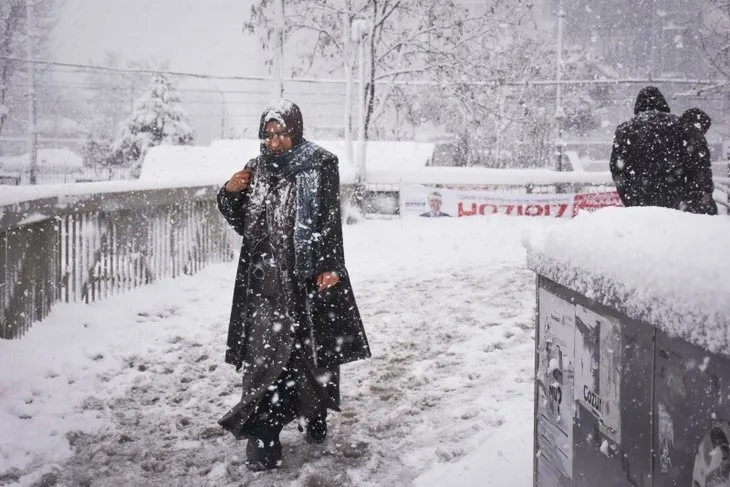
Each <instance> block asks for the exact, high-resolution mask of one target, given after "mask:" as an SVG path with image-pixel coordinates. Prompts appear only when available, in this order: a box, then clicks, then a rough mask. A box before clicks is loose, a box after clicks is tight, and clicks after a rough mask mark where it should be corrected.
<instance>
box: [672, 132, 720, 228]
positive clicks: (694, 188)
mask: <svg viewBox="0 0 730 487" xmlns="http://www.w3.org/2000/svg"><path fill="white" fill-rule="evenodd" d="M685 129H686V131H687V146H686V148H687V151H688V153H689V155H690V160H691V162H692V165H691V167H690V168H689V169H688V170H687V178H686V184H685V185H684V191H683V194H682V198H681V199H682V203H683V207H684V209H685V211H688V212H690V213H701V214H706V215H717V203H715V200H713V199H712V193H713V191H714V190H715V183H714V182H713V181H712V161H711V158H710V148H709V147H708V145H707V139H706V138H705V134H704V133H703V132H702V130H701V129H700V128H698V127H695V126H693V125H687V124H685ZM706 196H709V199H708V201H703V198H704V197H706Z"/></svg>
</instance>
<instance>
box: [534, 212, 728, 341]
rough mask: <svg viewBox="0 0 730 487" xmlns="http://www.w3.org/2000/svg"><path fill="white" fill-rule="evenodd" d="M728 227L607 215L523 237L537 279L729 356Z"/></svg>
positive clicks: (676, 217) (711, 221)
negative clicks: (542, 277) (564, 288)
mask: <svg viewBox="0 0 730 487" xmlns="http://www.w3.org/2000/svg"><path fill="white" fill-rule="evenodd" d="M729 243H730V219H728V218H727V217H724V216H720V217H718V216H706V215H693V214H689V213H682V212H679V211H674V210H669V209H664V208H605V209H602V210H599V211H597V212H595V213H582V214H580V215H578V216H577V217H576V218H574V219H573V220H570V221H568V222H566V223H565V224H564V225H558V226H554V227H546V228H545V229H544V231H542V232H540V233H534V234H532V235H528V236H526V238H525V241H524V244H525V246H526V247H527V249H528V264H529V266H530V267H531V268H532V269H533V270H535V271H536V272H537V273H539V274H540V275H543V276H545V277H547V278H548V279H551V280H553V281H555V282H557V283H558V284H561V285H563V286H566V287H568V288H570V289H572V290H574V291H576V292H578V293H580V294H583V295H585V296H587V297H589V298H592V299H594V300H596V301H598V302H600V303H602V304H605V305H607V306H610V307H613V308H615V309H618V310H619V311H621V312H623V313H625V314H627V315H628V316H630V317H632V318H634V319H637V320H640V321H644V322H646V323H649V324H651V325H654V326H656V327H657V328H659V329H661V330H663V331H665V332H667V333H669V334H670V335H672V336H678V337H680V338H682V339H685V340H687V341H688V342H690V343H693V344H695V345H698V346H701V347H704V348H706V349H707V350H710V351H712V352H715V353H722V354H724V355H726V356H730V259H728V252H727V249H728V244H729Z"/></svg>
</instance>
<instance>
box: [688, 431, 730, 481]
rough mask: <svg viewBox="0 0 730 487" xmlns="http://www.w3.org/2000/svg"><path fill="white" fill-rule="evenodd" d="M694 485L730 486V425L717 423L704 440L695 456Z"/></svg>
mask: <svg viewBox="0 0 730 487" xmlns="http://www.w3.org/2000/svg"><path fill="white" fill-rule="evenodd" d="M692 485H693V486H697V487H728V486H730V423H728V422H727V421H717V422H715V424H713V425H712V428H711V429H710V431H709V432H708V433H707V435H705V437H704V438H703V439H702V442H701V443H700V445H699V448H698V449H697V454H696V456H695V463H694V469H693V471H692Z"/></svg>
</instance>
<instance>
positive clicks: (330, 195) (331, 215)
mask: <svg viewBox="0 0 730 487" xmlns="http://www.w3.org/2000/svg"><path fill="white" fill-rule="evenodd" d="M303 126H304V125H303V118H302V114H301V111H300V109H299V107H298V106H297V105H296V104H294V103H291V102H289V101H286V100H282V101H280V102H279V103H278V104H276V105H274V106H271V107H269V108H267V109H266V110H265V111H264V113H263V114H262V116H261V121H260V125H259V138H260V139H261V140H262V144H261V153H260V154H259V156H258V157H256V158H255V159H252V160H251V161H249V162H248V164H246V166H245V168H244V169H242V170H241V171H238V172H236V173H235V174H233V176H231V179H230V180H229V181H228V182H227V183H226V184H225V185H224V187H223V188H221V189H220V191H219V193H218V208H219V210H220V212H221V213H222V214H223V216H224V217H225V219H226V220H227V221H228V223H229V224H230V225H231V226H232V227H233V228H234V229H235V231H236V232H238V233H239V234H240V235H241V236H242V237H243V241H242V246H241V256H240V259H239V261H238V271H237V273H236V280H235V287H234V294H233V306H232V310H231V318H230V323H229V328H228V341H227V344H228V349H227V351H226V356H225V361H226V362H227V363H229V364H232V365H234V366H235V367H236V369H237V370H241V369H242V370H243V393H242V397H241V401H240V402H239V403H238V404H236V405H235V406H234V407H233V408H232V409H231V410H230V411H228V413H226V414H225V415H224V416H223V417H222V418H221V419H220V420H219V424H220V425H221V426H222V427H223V428H224V429H225V430H227V431H230V432H231V433H233V435H235V437H236V438H239V439H243V438H245V439H248V443H247V446H246V459H247V461H246V464H247V466H248V468H249V469H251V470H266V469H271V468H275V467H278V466H279V465H280V464H281V457H282V455H281V443H280V441H279V433H280V431H281V429H282V428H283V427H284V426H285V425H286V424H288V423H289V422H291V421H292V420H294V419H296V418H299V420H300V430H301V429H302V426H301V425H302V424H304V425H306V430H307V433H306V438H307V441H310V442H321V441H324V439H325V438H326V435H327V422H326V417H327V410H328V409H333V410H339V401H340V396H339V366H340V365H341V364H344V363H347V362H352V361H355V360H360V359H365V358H368V357H370V349H369V346H368V341H367V338H366V336H365V330H364V328H363V324H362V320H361V319H360V314H359V311H358V308H357V304H356V303H355V297H354V295H353V291H352V287H351V285H350V279H349V276H348V273H347V269H346V268H345V257H344V251H343V241H342V222H341V216H340V193H339V190H340V181H339V170H338V161H337V157H336V156H335V155H333V154H332V153H330V152H328V151H326V150H325V149H323V148H322V147H319V146H318V145H316V144H314V143H312V142H309V141H308V140H306V139H305V138H304V136H303Z"/></svg>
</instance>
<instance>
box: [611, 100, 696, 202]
mask: <svg viewBox="0 0 730 487" xmlns="http://www.w3.org/2000/svg"><path fill="white" fill-rule="evenodd" d="M634 115H635V116H634V117H633V118H632V119H631V120H629V121H627V122H624V123H622V124H621V125H619V126H618V128H617V129H616V134H615V136H614V140H613V150H612V152H611V161H610V169H611V175H612V176H613V181H614V183H615V184H616V189H617V191H618V194H619V197H620V198H621V202H622V203H623V204H624V206H662V207H665V208H675V209H676V208H678V206H679V203H680V198H681V195H682V188H683V186H684V184H685V182H684V180H685V178H686V171H687V168H688V167H689V166H690V165H691V161H690V154H689V153H688V152H687V150H686V149H685V144H686V139H687V134H686V131H685V129H684V127H683V125H682V123H681V122H680V121H679V118H677V117H676V116H675V115H673V114H671V113H670V109H669V105H668V104H667V101H666V100H665V99H664V96H663V95H662V93H661V92H660V91H659V89H658V88H656V87H654V86H648V87H646V88H643V89H642V90H641V91H640V92H639V95H638V96H637V98H636V104H635V106H634Z"/></svg>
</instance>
